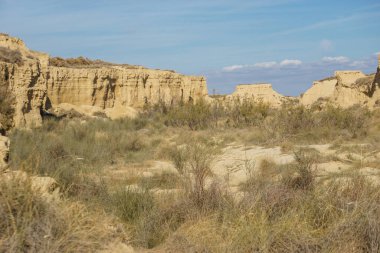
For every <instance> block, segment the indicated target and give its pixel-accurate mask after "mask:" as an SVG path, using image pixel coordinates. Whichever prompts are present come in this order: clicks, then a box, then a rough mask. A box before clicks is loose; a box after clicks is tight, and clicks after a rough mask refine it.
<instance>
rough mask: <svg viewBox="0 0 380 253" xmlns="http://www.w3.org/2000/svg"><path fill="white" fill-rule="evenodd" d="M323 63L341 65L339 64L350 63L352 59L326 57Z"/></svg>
mask: <svg viewBox="0 0 380 253" xmlns="http://www.w3.org/2000/svg"><path fill="white" fill-rule="evenodd" d="M322 61H323V62H325V63H339V64H342V63H348V62H350V58H348V57H346V56H335V57H331V56H326V57H323V58H322Z"/></svg>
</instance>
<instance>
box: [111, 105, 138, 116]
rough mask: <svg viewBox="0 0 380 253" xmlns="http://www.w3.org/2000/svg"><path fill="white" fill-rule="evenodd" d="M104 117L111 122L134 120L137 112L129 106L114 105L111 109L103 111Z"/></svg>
mask: <svg viewBox="0 0 380 253" xmlns="http://www.w3.org/2000/svg"><path fill="white" fill-rule="evenodd" d="M104 113H105V114H106V116H107V117H108V118H110V119H112V120H114V119H120V118H126V117H127V118H131V119H134V118H136V117H137V115H138V111H137V110H136V109H135V108H133V107H130V106H120V105H116V106H114V107H112V108H106V109H104Z"/></svg>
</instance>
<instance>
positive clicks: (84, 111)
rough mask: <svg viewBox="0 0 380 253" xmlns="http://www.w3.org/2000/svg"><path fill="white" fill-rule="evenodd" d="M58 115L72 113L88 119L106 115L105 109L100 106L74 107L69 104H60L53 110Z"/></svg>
mask: <svg viewBox="0 0 380 253" xmlns="http://www.w3.org/2000/svg"><path fill="white" fill-rule="evenodd" d="M52 111H53V112H54V114H56V115H65V114H67V113H69V112H71V111H75V112H77V113H78V114H81V115H83V116H87V117H95V116H96V115H97V114H100V113H104V112H103V109H102V108H100V107H98V106H90V105H73V104H69V103H62V104H58V105H56V106H55V107H54V109H53V110H52Z"/></svg>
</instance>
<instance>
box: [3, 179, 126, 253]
mask: <svg viewBox="0 0 380 253" xmlns="http://www.w3.org/2000/svg"><path fill="white" fill-rule="evenodd" d="M112 224H113V222H112V221H111V220H110V219H109V218H107V217H105V216H102V215H101V214H95V213H93V212H89V211H88V210H87V209H86V207H85V206H84V205H82V204H80V203H76V202H70V201H66V200H62V201H56V202H52V201H47V199H45V198H44V197H43V196H41V194H40V193H39V192H36V191H35V190H34V189H33V188H32V185H31V182H30V180H29V179H28V178H22V179H20V178H16V177H15V178H11V179H9V180H3V181H0V251H1V252H46V253H48V252H49V253H52V252H94V251H96V250H99V249H102V248H104V247H105V246H106V245H107V244H108V243H109V241H110V240H114V239H116V237H117V236H122V235H121V234H119V235H118V234H117V233H116V232H114V231H112V230H111V229H110V225H112ZM122 237H123V236H122Z"/></svg>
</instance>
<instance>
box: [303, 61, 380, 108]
mask: <svg viewBox="0 0 380 253" xmlns="http://www.w3.org/2000/svg"><path fill="white" fill-rule="evenodd" d="M379 65H380V59H379ZM379 79H380V74H379V68H378V69H377V74H376V75H365V74H364V73H362V72H361V71H336V72H335V76H334V77H330V78H327V79H324V80H321V81H317V82H314V84H313V86H312V87H311V88H310V89H308V90H307V91H306V92H305V93H304V94H303V95H302V96H301V99H300V102H301V104H303V105H305V106H310V105H312V104H313V103H315V102H317V101H321V100H324V101H325V102H329V103H331V104H334V105H336V106H340V107H343V108H347V107H350V106H353V105H366V106H368V107H369V108H373V107H374V106H376V104H378V103H379V102H378V101H379V99H380V91H379Z"/></svg>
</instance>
